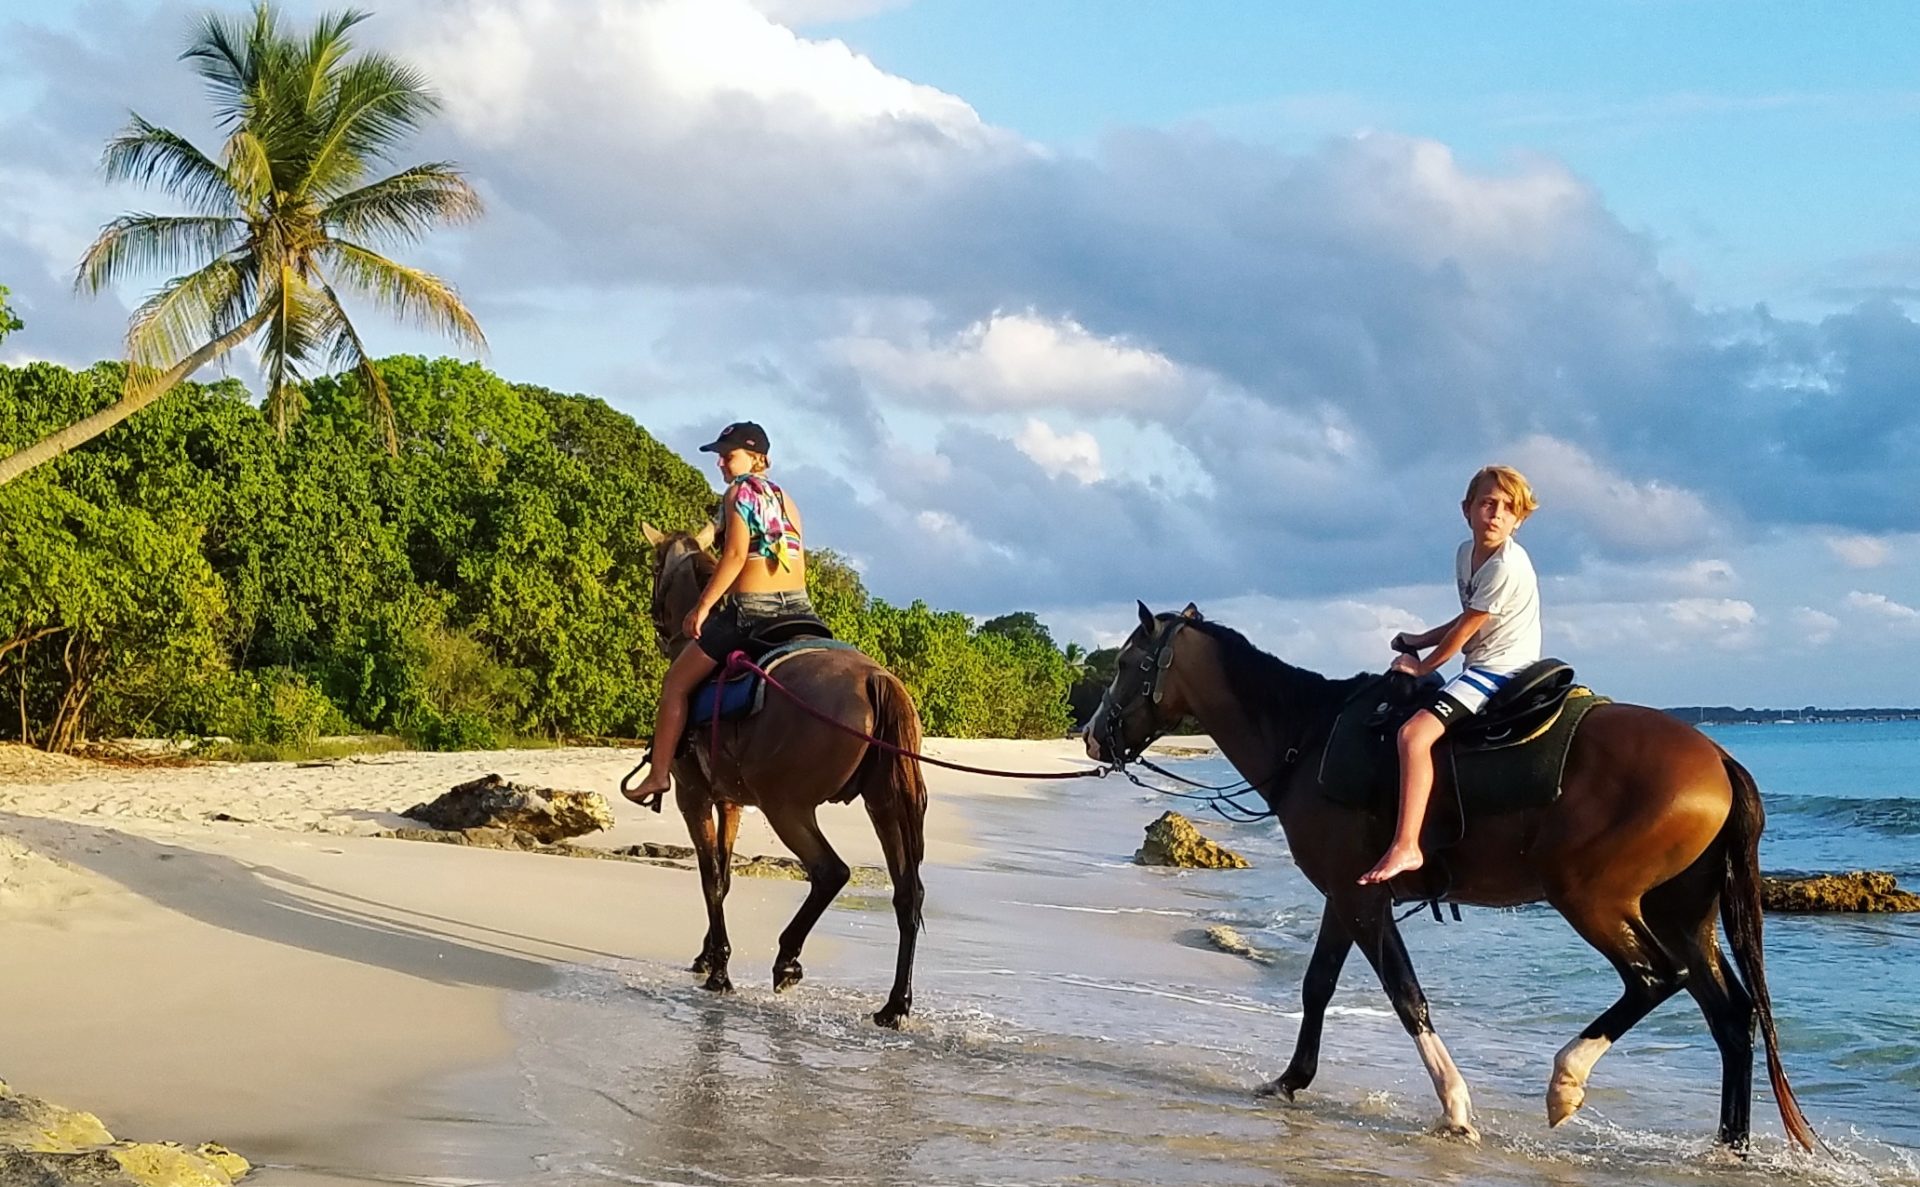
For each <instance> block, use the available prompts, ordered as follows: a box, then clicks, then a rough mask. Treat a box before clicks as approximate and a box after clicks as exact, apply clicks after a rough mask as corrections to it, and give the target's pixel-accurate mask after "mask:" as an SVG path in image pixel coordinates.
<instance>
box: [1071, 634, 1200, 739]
mask: <svg viewBox="0 0 1920 1187" xmlns="http://www.w3.org/2000/svg"><path fill="white" fill-rule="evenodd" d="M1186 625H1187V620H1186V619H1185V618H1182V617H1179V616H1175V617H1174V619H1173V620H1172V621H1171V622H1169V623H1168V624H1167V626H1166V629H1165V630H1162V631H1158V632H1157V633H1156V634H1155V636H1154V638H1153V643H1152V646H1150V647H1148V648H1147V653H1146V655H1145V656H1144V657H1142V658H1141V660H1140V673H1141V678H1140V686H1139V688H1137V689H1135V690H1134V692H1133V694H1132V696H1130V697H1129V698H1128V701H1127V704H1126V705H1125V707H1124V708H1123V707H1122V706H1120V705H1118V704H1116V703H1115V702H1114V698H1113V693H1114V690H1115V689H1117V688H1118V687H1120V674H1119V673H1117V672H1116V673H1115V674H1114V678H1113V683H1111V684H1109V685H1107V690H1106V691H1105V692H1103V693H1101V694H1100V707H1099V709H1097V710H1095V712H1094V716H1095V717H1101V715H1102V714H1104V715H1105V717H1104V720H1105V721H1106V731H1105V733H1104V734H1103V735H1102V736H1101V738H1100V743H1101V746H1102V747H1103V748H1104V749H1105V750H1106V752H1107V761H1108V762H1109V763H1111V764H1112V765H1113V766H1114V767H1116V768H1121V769H1124V768H1125V767H1126V766H1127V764H1129V763H1135V762H1140V761H1141V757H1140V756H1141V755H1143V754H1145V753H1146V750H1147V747H1149V746H1151V745H1153V744H1154V743H1155V742H1157V741H1159V740H1160V738H1161V737H1163V736H1164V735H1165V734H1166V732H1167V727H1166V726H1164V725H1160V726H1159V728H1158V729H1155V730H1153V731H1151V732H1149V733H1148V734H1147V735H1146V736H1145V737H1144V738H1142V739H1141V741H1140V744H1139V745H1138V746H1134V747H1129V746H1127V745H1126V744H1125V742H1124V741H1123V740H1122V738H1121V736H1120V731H1121V725H1122V718H1123V717H1124V716H1125V715H1126V714H1128V713H1132V712H1134V711H1135V710H1137V709H1142V708H1146V706H1147V705H1148V704H1150V703H1151V704H1154V705H1157V704H1159V703H1160V698H1161V697H1162V696H1163V695H1165V691H1166V690H1165V689H1164V688H1162V687H1161V682H1162V681H1163V680H1164V679H1165V677H1166V671H1167V668H1168V666H1169V665H1171V664H1172V663H1173V640H1174V636H1176V635H1178V634H1179V633H1180V628H1182V627H1184V626H1186ZM1148 713H1149V714H1150V715H1151V716H1153V717H1154V718H1155V724H1156V725H1159V721H1158V715H1157V714H1154V713H1153V711H1152V710H1151V709H1148Z"/></svg>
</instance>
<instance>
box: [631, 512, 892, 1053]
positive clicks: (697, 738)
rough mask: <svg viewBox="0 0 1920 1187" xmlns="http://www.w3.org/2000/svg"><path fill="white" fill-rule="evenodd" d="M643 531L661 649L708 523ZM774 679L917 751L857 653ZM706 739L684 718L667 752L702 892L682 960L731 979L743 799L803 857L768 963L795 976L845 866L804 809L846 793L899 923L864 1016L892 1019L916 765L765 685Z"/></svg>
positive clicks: (882, 680) (822, 708)
mask: <svg viewBox="0 0 1920 1187" xmlns="http://www.w3.org/2000/svg"><path fill="white" fill-rule="evenodd" d="M645 532H646V536H647V539H648V541H649V542H651V543H652V544H653V591H654V592H653V627H654V632H655V634H656V635H657V637H658V639H659V643H660V648H661V650H662V651H664V652H666V654H667V657H668V658H669V659H671V658H672V657H673V656H675V655H678V654H679V653H680V650H681V649H682V648H684V647H686V646H688V645H689V644H690V643H691V640H689V639H687V638H686V637H685V636H683V635H681V634H680V623H681V620H682V619H683V618H685V617H686V613H687V611H688V610H690V609H692V608H693V604H694V602H695V600H696V599H697V598H698V597H699V596H700V591H701V589H702V588H704V587H705V585H706V582H707V578H708V577H710V576H712V574H713V569H714V565H715V563H716V558H715V557H714V556H713V554H712V553H711V552H710V551H708V548H709V546H710V545H711V544H712V542H713V536H712V528H711V527H709V528H707V529H705V530H704V531H702V532H700V533H698V534H695V535H688V534H686V533H680V532H673V533H663V532H659V531H657V530H655V529H654V528H653V527H652V526H650V525H647V526H645ZM778 679H779V681H780V683H781V684H783V685H785V686H786V687H787V688H788V689H791V690H792V691H793V693H794V694H795V696H797V697H798V698H800V699H801V700H803V701H804V702H805V703H806V704H807V705H809V706H811V707H812V708H813V709H815V710H816V711H818V712H820V713H822V714H824V715H826V716H828V717H831V718H832V719H833V720H835V721H838V722H840V723H842V724H844V725H846V726H847V727H849V728H851V729H853V730H855V731H857V732H858V733H860V734H865V735H868V736H871V737H874V738H878V739H880V740H881V741H883V742H887V743H889V744H891V745H893V746H897V747H899V748H900V749H902V750H906V751H917V750H919V748H920V717H919V714H918V712H917V711H916V710H915V709H914V705H913V698H912V696H911V695H909V694H908V692H907V689H906V686H905V685H903V684H901V683H900V681H899V680H898V679H897V678H896V677H895V676H894V675H893V673H891V672H889V671H887V670H886V669H885V668H883V667H881V666H880V665H879V664H877V663H874V662H873V661H872V660H871V659H868V658H867V657H866V656H864V655H862V654H860V653H859V652H857V651H850V650H845V649H835V650H821V651H804V652H801V653H799V654H797V655H795V656H793V657H792V658H790V659H788V660H787V661H786V662H785V663H783V664H781V665H780V670H779V675H778ZM712 737H713V734H712V732H711V727H710V726H706V725H701V726H691V727H689V728H688V730H687V741H686V746H685V748H684V749H683V750H682V752H681V754H680V756H679V757H678V758H677V759H675V760H674V763H673V783H674V788H673V791H674V801H675V803H676V804H677V805H678V807H679V809H680V815H681V816H683V817H685V819H686V822H687V833H688V835H689V836H691V837H692V838H693V847H694V850H695V851H696V854H697V856H698V860H699V865H700V885H701V889H702V890H703V891H704V892H705V894H706V900H707V937H706V942H705V943H704V944H703V945H702V946H701V949H700V955H699V956H698V957H697V958H695V960H694V962H693V971H694V972H696V973H704V974H706V978H707V980H706V987H707V988H708V989H711V990H714V991H716V992H725V991H727V990H730V989H732V988H733V982H732V981H731V980H729V979H728V977H727V961H728V958H729V957H730V956H731V955H732V952H733V949H732V946H731V945H730V944H729V943H728V941H727V921H726V914H725V911H724V905H725V903H726V898H727V887H728V883H729V881H730V875H731V868H732V861H733V842H734V837H735V835H736V834H737V833H738V832H739V828H740V810H741V808H743V807H745V806H746V805H749V804H751V805H753V806H754V807H757V808H759V809H760V811H761V813H762V814H764V815H765V816H766V818H767V823H768V824H769V825H771V826H772V827H773V831H774V833H775V834H776V835H777V836H779V838H780V840H781V842H782V843H783V844H785V845H786V847H787V848H788V849H790V850H792V851H793V855H794V856H795V857H796V858H798V859H799V861H800V863H801V864H802V865H804V866H805V867H806V868H807V881H808V884H809V890H808V893H807V899H806V901H805V902H804V903H802V904H801V905H800V910H799V911H798V912H797V913H796V914H795V915H794V917H793V921H792V922H791V923H789V924H787V927H786V930H785V931H782V932H781V933H780V951H779V955H778V956H777V957H776V958H775V960H774V964H773V987H774V988H775V989H776V990H780V989H786V988H787V987H788V986H790V985H793V984H794V983H795V982H797V981H799V980H800V977H801V969H800V948H801V945H803V944H805V943H806V940H807V933H808V932H810V931H812V930H813V925H814V923H815V922H817V921H818V920H819V918H820V916H821V914H822V913H823V912H824V911H826V909H827V905H828V904H829V903H831V902H832V901H833V898H834V896H835V895H837V894H839V893H840V890H841V888H842V887H844V886H845V885H846V884H847V879H848V876H849V874H850V871H849V870H848V868H847V863H846V862H844V861H842V860H840V855H839V854H837V853H835V852H834V851H833V847H832V846H831V845H829V844H828V843H827V838H826V836H825V835H824V834H823V833H821V831H820V824H819V821H818V820H817V819H816V818H815V815H814V812H815V810H816V809H817V808H819V806H820V805H822V804H825V803H850V802H851V801H853V800H855V799H859V800H862V801H864V802H865V804H866V806H867V815H868V816H869V817H870V818H871V819H872V820H873V829H874V832H875V833H877V834H878V835H879V838H880V848H881V850H882V851H883V852H884V853H885V854H886V859H887V873H888V874H889V875H890V876H891V877H892V879H893V912H894V917H895V918H896V919H897V920H898V921H899V925H900V950H899V958H898V961H897V963H896V965H895V968H894V978H893V992H892V993H891V994H889V995H888V997H887V1004H886V1005H885V1006H883V1007H881V1009H880V1011H879V1012H878V1013H877V1014H875V1015H874V1016H873V1020H874V1021H875V1022H876V1023H878V1024H880V1025H881V1026H888V1027H896V1028H897V1027H898V1026H899V1025H900V1020H901V1019H903V1018H905V1017H906V1016H907V1013H908V1012H909V1011H910V1010H911V1009H912V1008H913V949H914V941H915V939H916V938H917V937H918V935H919V931H920V907H921V902H922V899H923V898H924V891H923V890H922V887H921V884H920V862H921V858H922V857H923V855H924V854H925V852H926V840H925V821H926V812H927V786H926V783H925V782H924V781H923V780H922V779H921V775H920V764H919V763H917V762H915V761H913V760H911V759H906V758H901V757H899V756H898V755H896V754H892V753H889V752H887V751H885V750H882V749H880V748H879V747H877V746H872V745H870V744H868V743H867V742H866V741H864V740H863V739H862V738H860V737H855V736H851V735H849V734H846V733H843V732H841V731H840V730H837V729H835V728H833V726H831V725H828V724H827V723H825V722H823V721H821V720H819V719H818V718H815V717H813V716H811V715H810V714H808V713H807V711H806V710H805V709H803V708H802V707H801V706H800V705H797V704H795V703H794V702H793V701H792V700H790V699H788V698H787V697H785V696H783V695H781V694H780V693H779V692H777V691H775V690H774V689H771V688H770V689H768V690H767V693H766V702H765V707H764V708H762V709H761V710H760V711H759V712H758V713H756V714H754V715H753V716H751V717H747V718H743V719H740V720H735V721H725V722H722V723H721V724H720V727H719V747H718V752H717V753H716V754H711V755H710V754H709V749H710V748H711V745H712V741H711V740H712Z"/></svg>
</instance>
